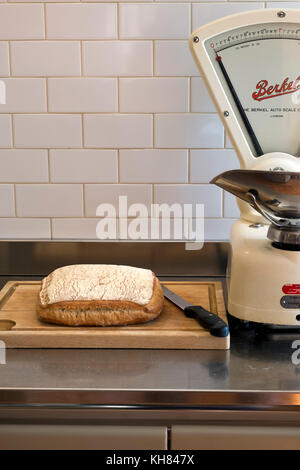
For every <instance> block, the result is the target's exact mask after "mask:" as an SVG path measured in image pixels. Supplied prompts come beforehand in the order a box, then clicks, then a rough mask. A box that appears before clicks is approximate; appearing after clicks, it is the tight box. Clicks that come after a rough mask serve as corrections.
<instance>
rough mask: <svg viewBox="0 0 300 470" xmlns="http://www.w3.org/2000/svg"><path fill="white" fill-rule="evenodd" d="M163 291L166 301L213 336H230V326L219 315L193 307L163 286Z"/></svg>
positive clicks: (198, 306) (199, 306) (196, 306)
mask: <svg viewBox="0 0 300 470" xmlns="http://www.w3.org/2000/svg"><path fill="white" fill-rule="evenodd" d="M162 289H163V293H164V296H165V297H166V299H168V300H170V301H171V302H172V303H173V304H174V305H176V306H177V307H179V308H181V310H183V312H184V314H185V315H186V316H187V317H189V318H195V320H198V322H199V323H200V325H201V326H203V328H206V329H207V330H209V332H210V334H211V335H213V336H219V337H222V338H223V337H224V336H228V334H229V328H228V325H227V324H226V323H225V322H224V321H223V320H222V319H221V318H220V317H218V315H215V314H214V313H211V312H209V311H208V310H205V308H203V307H201V305H193V304H191V303H190V302H187V301H186V300H184V299H183V298H182V297H180V296H179V295H177V294H175V293H174V292H172V291H171V290H169V289H168V288H167V287H165V286H162Z"/></svg>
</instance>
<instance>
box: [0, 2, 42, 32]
mask: <svg viewBox="0 0 300 470" xmlns="http://www.w3.org/2000/svg"><path fill="white" fill-rule="evenodd" d="M44 28H45V26H44V8H43V5H38V4H36V5H33V4H30V5H29V4H27V5H22V4H19V5H13V4H9V5H4V4H3V5H0V40H2V39H4V40H5V39H24V40H26V39H43V38H44V37H45V33H44V31H45V29H44Z"/></svg>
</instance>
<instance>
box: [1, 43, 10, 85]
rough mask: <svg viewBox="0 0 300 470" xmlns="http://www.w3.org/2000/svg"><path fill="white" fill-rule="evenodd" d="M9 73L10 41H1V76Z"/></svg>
mask: <svg viewBox="0 0 300 470" xmlns="http://www.w3.org/2000/svg"><path fill="white" fill-rule="evenodd" d="M8 75H9V53H8V42H0V77H7V76H8Z"/></svg>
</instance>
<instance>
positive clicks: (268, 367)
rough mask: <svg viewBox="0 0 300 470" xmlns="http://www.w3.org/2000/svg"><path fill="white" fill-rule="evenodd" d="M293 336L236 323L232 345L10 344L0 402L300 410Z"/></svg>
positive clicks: (299, 368)
mask: <svg viewBox="0 0 300 470" xmlns="http://www.w3.org/2000/svg"><path fill="white" fill-rule="evenodd" d="M16 278H17V276H16ZM5 279H6V278H4V277H2V283H3V282H4V281H5ZM176 279H179V278H178V277H177V278H176ZM184 279H186V277H184ZM193 279H194V280H195V279H201V280H205V279H206V277H203V276H201V277H199V278H197V277H193ZM209 279H212V277H211V276H210V277H209ZM215 279H219V280H221V279H224V278H222V277H221V276H217V277H215ZM0 282H1V280H0ZM295 339H299V340H300V334H299V333H297V332H293V333H287V332H284V333H279V332H273V333H270V332H269V333H266V332H260V333H255V332H254V331H253V330H247V329H245V330H240V329H236V327H235V325H233V326H232V329H231V349H230V351H208V350H199V351H195V350H191V351H188V350H116V349H113V350H111V349H101V350H96V349H86V350H78V349H72V350H70V349H69V350H66V349H65V350H64V349H60V350H54V349H51V350H47V349H44V350H42V349H31V350H17V349H9V350H7V358H6V359H7V363H6V365H0V407H1V406H2V407H7V406H25V407H26V406H27V407H30V406H42V407H51V406H56V407H70V406H71V407H84V406H87V407H91V406H92V407H94V406H95V407H98V408H99V407H103V408H105V407H110V408H118V407H120V408H127V409H128V407H129V408H130V407H132V408H152V409H153V408H162V409H168V408H176V409H180V408H195V409H196V408H197V409H249V410H250V409H256V410H260V409H262V410H270V409H272V410H286V409H288V410H292V409H293V410H295V409H298V407H299V410H300V365H294V364H293V363H292V360H291V357H292V353H293V352H294V349H292V347H291V345H292V342H293V340H295Z"/></svg>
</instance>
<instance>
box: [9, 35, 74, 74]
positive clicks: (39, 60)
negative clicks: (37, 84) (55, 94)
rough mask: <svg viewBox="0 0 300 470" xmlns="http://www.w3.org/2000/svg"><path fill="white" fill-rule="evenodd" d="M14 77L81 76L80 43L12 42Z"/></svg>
mask: <svg viewBox="0 0 300 470" xmlns="http://www.w3.org/2000/svg"><path fill="white" fill-rule="evenodd" d="M11 66H12V75H14V76H21V77H22V76H23V77H26V76H34V77H43V76H47V77H52V76H69V75H71V76H74V75H75V76H76V75H80V43H79V41H77V42H76V41H24V42H23V41H12V43H11Z"/></svg>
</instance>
